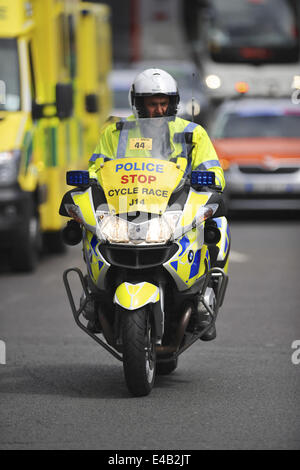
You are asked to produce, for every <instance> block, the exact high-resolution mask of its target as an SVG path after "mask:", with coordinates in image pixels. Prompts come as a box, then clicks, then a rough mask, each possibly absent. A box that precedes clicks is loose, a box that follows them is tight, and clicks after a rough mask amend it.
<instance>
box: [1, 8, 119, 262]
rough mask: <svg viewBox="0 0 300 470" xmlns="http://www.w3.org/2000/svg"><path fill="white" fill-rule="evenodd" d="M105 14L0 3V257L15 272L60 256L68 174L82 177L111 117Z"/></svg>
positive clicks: (105, 11)
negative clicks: (43, 254) (79, 172)
mask: <svg viewBox="0 0 300 470" xmlns="http://www.w3.org/2000/svg"><path fill="white" fill-rule="evenodd" d="M110 70H111V28H110V10H109V7H108V6H107V5H104V4H93V3H86V2H79V1H77V0H31V1H29V0H0V250H5V251H6V253H9V256H10V260H11V265H12V268H13V269H14V270H23V271H29V270H33V269H34V268H35V267H36V264H37V261H38V254H39V252H40V250H41V248H42V246H43V247H45V248H46V249H47V250H48V251H49V252H61V251H63V247H64V245H63V242H62V239H61V228H62V224H63V221H62V218H61V217H60V216H59V214H58V209H59V204H60V200H61V197H62V195H63V194H64V192H65V191H66V184H65V174H66V171H67V169H68V168H72V169H74V168H84V167H86V166H87V162H88V159H89V157H90V155H91V154H92V153H93V150H94V147H95V145H96V143H97V141H98V134H99V129H100V128H101V126H102V124H103V123H104V122H105V121H106V119H107V117H108V115H109V113H110V109H111V92H110V90H109V87H108V74H109V72H110Z"/></svg>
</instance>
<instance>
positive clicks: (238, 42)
mask: <svg viewBox="0 0 300 470" xmlns="http://www.w3.org/2000/svg"><path fill="white" fill-rule="evenodd" d="M292 5H293V2H292V0H291V1H287V0H259V1H258V0H226V2H225V1H224V0H211V1H210V7H209V8H208V9H207V10H206V12H207V15H206V18H207V19H208V21H206V22H203V21H202V25H201V28H202V34H203V36H202V38H201V40H199V41H198V42H194V45H193V47H194V51H195V54H196V55H197V54H198V57H199V60H200V61H201V63H202V66H203V72H204V80H205V83H206V86H207V88H208V90H209V94H210V96H211V98H212V99H213V100H219V101H220V100H223V99H225V98H232V97H234V96H236V95H237V93H244V92H247V94H248V95H250V96H258V95H259V96H268V95H269V96H276V97H283V96H290V95H291V93H292V89H299V88H300V83H299V82H300V61H299V31H298V29H299V25H298V23H299V12H298V9H299V7H298V6H297V4H296V3H294V7H292ZM297 15H298V19H297ZM203 40H204V41H206V47H205V48H203ZM200 50H202V51H204V52H202V53H200Z"/></svg>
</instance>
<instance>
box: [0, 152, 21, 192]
mask: <svg viewBox="0 0 300 470" xmlns="http://www.w3.org/2000/svg"><path fill="white" fill-rule="evenodd" d="M20 155H21V152H20V151H19V150H15V151H12V152H1V153H0V184H1V186H9V185H10V184H13V183H15V182H16V181H17V178H18V172H19V164H20Z"/></svg>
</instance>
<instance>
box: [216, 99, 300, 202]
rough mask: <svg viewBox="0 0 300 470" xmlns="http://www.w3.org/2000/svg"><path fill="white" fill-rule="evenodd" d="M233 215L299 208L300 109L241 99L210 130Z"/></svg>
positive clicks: (282, 103)
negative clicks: (246, 211)
mask: <svg viewBox="0 0 300 470" xmlns="http://www.w3.org/2000/svg"><path fill="white" fill-rule="evenodd" d="M210 135H211V137H212V141H213V144H214V146H215V149H216V151H217V153H218V156H219V159H220V162H221V165H222V167H223V169H224V171H225V178H226V184H227V187H226V192H225V194H226V195H227V197H228V198H229V208H230V209H231V210H240V209H241V210H243V209H250V210H252V209H253V210H260V209H283V210H285V209H300V105H299V104H292V102H291V100H288V99H281V100H279V99H254V98H242V99H240V100H230V101H228V102H226V103H224V104H222V105H221V106H220V107H219V109H218V110H217V111H216V114H215V120H214V122H213V125H212V128H211V129H210Z"/></svg>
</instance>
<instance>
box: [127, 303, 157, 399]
mask: <svg viewBox="0 0 300 470" xmlns="http://www.w3.org/2000/svg"><path fill="white" fill-rule="evenodd" d="M122 339H123V368H124V375H125V380H126V384H127V387H128V389H129V391H130V392H131V393H132V395H134V396H136V397H141V396H145V395H148V394H149V393H150V392H151V390H152V388H153V385H154V380H155V366H156V350H155V331H154V325H153V321H152V319H151V316H150V314H149V312H148V311H147V308H146V307H143V308H140V309H138V310H134V311H132V312H124V313H123V318H122Z"/></svg>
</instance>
